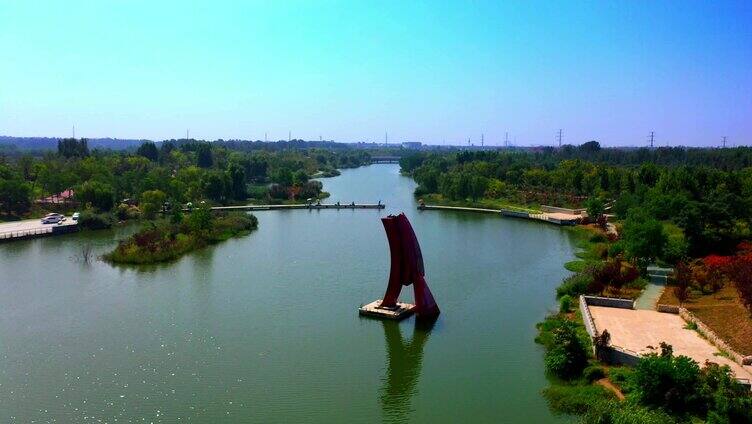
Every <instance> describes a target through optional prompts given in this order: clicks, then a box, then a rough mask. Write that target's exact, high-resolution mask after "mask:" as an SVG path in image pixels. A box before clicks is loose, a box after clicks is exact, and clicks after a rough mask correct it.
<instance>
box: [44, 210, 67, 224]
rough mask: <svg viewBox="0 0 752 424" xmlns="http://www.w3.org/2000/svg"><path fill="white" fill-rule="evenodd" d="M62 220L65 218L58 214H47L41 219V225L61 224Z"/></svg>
mask: <svg viewBox="0 0 752 424" xmlns="http://www.w3.org/2000/svg"><path fill="white" fill-rule="evenodd" d="M63 218H65V217H64V216H62V215H60V214H59V213H48V214H47V215H45V216H44V218H42V224H57V223H58V222H61V221H62V220H63Z"/></svg>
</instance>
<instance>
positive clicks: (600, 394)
mask: <svg viewBox="0 0 752 424" xmlns="http://www.w3.org/2000/svg"><path fill="white" fill-rule="evenodd" d="M543 397H545V398H546V401H548V406H549V407H550V408H551V410H552V411H553V412H555V413H559V414H577V415H581V414H585V413H586V412H588V411H589V410H590V408H591V407H592V405H594V404H596V403H598V402H603V401H605V400H608V399H611V398H613V394H612V393H611V392H609V391H608V390H606V389H605V388H604V387H602V386H593V385H587V386H582V385H553V386H550V387H547V388H546V389H545V390H543Z"/></svg>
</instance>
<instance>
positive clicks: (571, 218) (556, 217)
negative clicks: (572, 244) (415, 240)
mask: <svg viewBox="0 0 752 424" xmlns="http://www.w3.org/2000/svg"><path fill="white" fill-rule="evenodd" d="M418 210H421V211H422V210H441V211H460V212H475V213H491V214H497V215H502V216H507V217H511V218H521V219H530V220H534V221H543V222H547V223H549V224H555V225H577V224H578V223H579V222H580V220H581V219H582V216H581V215H574V214H567V213H563V212H540V213H533V212H528V211H524V210H515V209H488V208H472V207H466V206H441V205H419V206H418Z"/></svg>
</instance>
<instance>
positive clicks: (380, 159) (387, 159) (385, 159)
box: [371, 156, 400, 163]
mask: <svg viewBox="0 0 752 424" xmlns="http://www.w3.org/2000/svg"><path fill="white" fill-rule="evenodd" d="M399 161H400V157H399V156H371V163H399Z"/></svg>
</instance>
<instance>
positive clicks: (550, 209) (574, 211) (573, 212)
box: [541, 205, 586, 215]
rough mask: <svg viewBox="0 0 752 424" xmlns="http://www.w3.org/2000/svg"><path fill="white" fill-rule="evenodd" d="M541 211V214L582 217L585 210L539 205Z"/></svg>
mask: <svg viewBox="0 0 752 424" xmlns="http://www.w3.org/2000/svg"><path fill="white" fill-rule="evenodd" d="M541 210H542V211H543V212H559V213H568V214H570V215H582V214H583V213H584V212H585V210H586V209H568V208H560V207H557V206H548V205H541Z"/></svg>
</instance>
